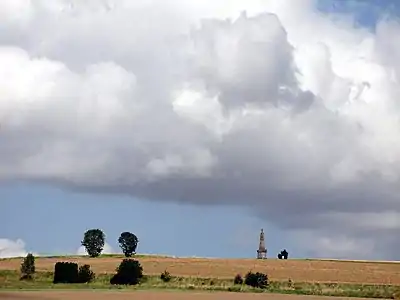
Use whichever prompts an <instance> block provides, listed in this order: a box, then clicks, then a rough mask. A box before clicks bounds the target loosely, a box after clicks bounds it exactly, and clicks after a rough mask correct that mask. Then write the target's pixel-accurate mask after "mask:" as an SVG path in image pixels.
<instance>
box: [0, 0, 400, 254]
mask: <svg viewBox="0 0 400 300" xmlns="http://www.w3.org/2000/svg"><path fill="white" fill-rule="evenodd" d="M313 4H314V3H313V1H311V0H307V1H306V0H304V1H300V0H297V1H292V0H287V1H283V0H276V1H272V0H271V1H266V0H259V1H257V0H249V1H229V5H226V3H225V2H224V1H211V0H210V1H208V0H201V1H200V0H199V1H197V0H196V1H194V0H193V1H182V0H171V1H161V0H160V1H145V0H137V1H122V0H115V1H111V0H103V1H72V0H70V1H66V0H65V1H62V0H53V1H39V0H38V1H35V2H33V1H23V0H21V1H15V0H9V1H2V2H1V3H0V17H1V18H2V22H1V24H0V44H1V46H0V122H1V131H0V143H1V145H2V146H1V147H0V178H2V179H4V180H9V179H24V180H30V181H40V182H48V183H51V184H57V185H62V186H65V187H68V188H74V189H81V190H87V191H95V192H110V193H128V194H131V195H133V196H136V197H142V198H144V199H149V200H152V199H153V200H158V201H161V200H165V201H184V202H192V203H198V204H213V203H218V204H223V203H225V204H227V205H229V204H235V205H236V204H239V205H243V206H244V207H247V208H249V209H251V210H254V212H255V213H256V214H257V215H259V216H260V217H263V218H266V219H267V220H269V221H271V222H274V223H275V224H276V225H277V226H279V227H280V228H282V229H284V230H287V232H288V233H289V234H293V237H294V238H296V239H298V242H299V244H302V245H304V247H305V248H307V247H310V249H309V250H310V255H331V256H338V257H339V256H340V257H345V256H356V257H358V258H361V257H360V256H362V257H376V258H395V256H396V255H397V258H398V251H397V249H398V247H399V246H400V245H399V244H398V238H397V237H398V232H399V229H400V201H399V196H398V195H399V192H400V185H399V175H400V125H399V124H400V123H399V117H400V106H399V102H398V99H400V82H399V80H400V79H399V76H400V54H399V53H400V43H399V42H398V39H396V38H395V37H396V36H398V35H399V34H400V26H399V24H397V23H392V22H389V21H386V22H381V23H380V24H379V25H378V28H377V30H376V32H375V33H370V32H368V31H366V30H364V29H355V28H353V27H352V26H351V24H350V22H349V21H348V19H344V18H343V19H342V18H336V19H335V20H333V19H330V18H328V17H327V16H324V15H322V14H319V13H318V12H317V11H316V9H315V8H314V6H313ZM244 10H246V13H243V11H244ZM204 18H206V19H204ZM229 18H230V19H229ZM396 233H397V234H396ZM396 243H397V244H396ZM360 249H362V251H361V250H360Z"/></svg>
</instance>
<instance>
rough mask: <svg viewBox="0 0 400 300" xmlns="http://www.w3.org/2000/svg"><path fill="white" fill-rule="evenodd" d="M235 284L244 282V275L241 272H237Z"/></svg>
mask: <svg viewBox="0 0 400 300" xmlns="http://www.w3.org/2000/svg"><path fill="white" fill-rule="evenodd" d="M233 283H234V284H243V277H242V275H240V274H237V275H236V276H235V278H234V279H233Z"/></svg>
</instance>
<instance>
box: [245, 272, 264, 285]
mask: <svg viewBox="0 0 400 300" xmlns="http://www.w3.org/2000/svg"><path fill="white" fill-rule="evenodd" d="M244 283H245V284H246V285H249V286H251V287H254V288H261V289H264V288H266V287H267V286H268V275H267V274H264V273H260V272H256V273H253V272H248V273H247V274H246V277H245V280H244Z"/></svg>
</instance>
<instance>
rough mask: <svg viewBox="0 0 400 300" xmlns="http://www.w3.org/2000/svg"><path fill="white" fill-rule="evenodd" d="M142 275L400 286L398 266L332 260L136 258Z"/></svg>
mask: <svg viewBox="0 0 400 300" xmlns="http://www.w3.org/2000/svg"><path fill="white" fill-rule="evenodd" d="M122 258H123V256H108V255H107V256H102V257H100V258H88V257H79V256H77V257H46V258H42V257H38V258H36V270H38V271H53V268H54V264H55V263H56V262H57V261H73V262H77V263H79V264H90V265H91V267H92V269H93V270H94V272H95V273H96V274H102V273H112V272H114V271H115V268H116V267H117V266H118V265H119V263H120V262H121V260H122ZM137 258H138V260H139V261H140V262H141V264H142V266H143V269H144V272H145V273H146V274H148V275H160V273H161V272H163V271H164V270H168V271H169V272H170V273H171V274H172V275H174V276H181V277H185V276H186V277H188V276H189V277H201V278H220V279H232V278H233V277H234V276H235V275H236V274H241V275H245V274H246V273H247V272H248V271H250V270H252V271H260V272H264V273H267V274H268V276H269V278H270V279H271V280H273V281H288V280H289V279H291V280H292V281H295V282H324V283H327V282H330V283H355V284H392V285H399V286H400V263H394V262H392V263H389V262H352V261H334V260H326V261H319V260H294V259H289V260H278V259H267V260H256V259H208V258H171V257H158V256H147V257H146V256H141V257H140V256H139V257H137ZM20 263H21V259H3V260H0V270H18V269H19V267H20Z"/></svg>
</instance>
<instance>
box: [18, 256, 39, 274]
mask: <svg viewBox="0 0 400 300" xmlns="http://www.w3.org/2000/svg"><path fill="white" fill-rule="evenodd" d="M35 269H36V268H35V257H34V256H33V254H32V253H28V255H27V256H26V257H25V258H24V260H23V261H22V264H21V280H24V279H29V280H30V279H32V277H33V274H35Z"/></svg>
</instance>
